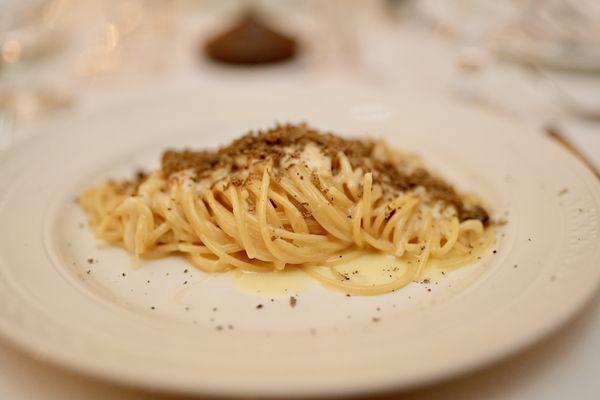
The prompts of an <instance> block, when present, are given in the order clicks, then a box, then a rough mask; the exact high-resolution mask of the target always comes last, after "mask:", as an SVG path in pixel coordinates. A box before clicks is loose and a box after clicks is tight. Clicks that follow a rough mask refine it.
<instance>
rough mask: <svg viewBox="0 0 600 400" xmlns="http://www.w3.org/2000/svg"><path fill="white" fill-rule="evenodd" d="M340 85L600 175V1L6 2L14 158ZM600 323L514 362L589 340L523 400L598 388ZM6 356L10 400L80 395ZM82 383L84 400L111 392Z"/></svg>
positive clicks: (1, 26)
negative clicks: (505, 128) (82, 121)
mask: <svg viewBox="0 0 600 400" xmlns="http://www.w3.org/2000/svg"><path fill="white" fill-rule="evenodd" d="M330 80H349V81H353V82H357V83H359V84H363V85H369V86H372V87H375V88H377V87H381V88H386V89H388V90H389V89H392V90H397V91H399V92H403V93H404V95H406V93H408V94H410V93H416V92H421V91H426V92H428V93H431V95H432V96H440V97H446V98H450V99H452V100H453V101H457V102H463V103H465V104H468V105H469V106H471V107H479V108H484V109H486V110H488V111H492V112H496V113H500V114H503V115H506V116H508V117H510V118H514V119H517V120H520V121H522V122H523V123H525V124H528V125H530V126H532V127H534V128H535V130H536V131H537V132H539V133H540V134H550V135H551V136H552V137H553V138H555V139H558V140H559V141H560V142H561V143H562V144H563V145H565V146H566V147H567V148H568V149H570V150H571V151H573V152H575V153H576V154H578V156H579V157H580V158H583V159H585V160H587V163H588V164H589V166H590V167H591V168H592V169H594V168H596V170H597V168H598V166H599V165H600V0H304V1H302V0H244V1H242V0H0V154H1V153H2V152H4V151H10V146H11V145H13V144H14V143H16V142H18V141H20V140H23V139H24V138H25V137H26V136H27V132H28V131H29V130H30V128H31V127H34V126H36V125H39V124H44V122H45V121H47V120H48V119H53V118H65V117H68V116H69V115H72V114H73V113H84V112H87V110H92V109H95V108H98V107H101V106H102V105H104V104H108V103H111V102H115V101H118V100H122V99H126V98H128V96H130V95H133V94H136V93H137V94H139V93H145V92H146V91H148V90H150V89H152V88H154V87H159V86H162V85H169V84H170V83H173V82H181V81H184V82H188V81H193V82H195V83H200V85H201V84H202V82H206V83H209V82H210V83H215V82H220V83H222V84H224V85H236V84H238V83H240V82H246V81H252V82H263V81H264V82H266V81H269V82H273V81H281V82H298V83H302V82H309V81H311V82H312V81H315V82H327V81H330ZM596 304H598V302H597V301H596ZM595 307H596V310H597V305H596V306H595ZM595 318H596V319H595V320H593V322H590V320H589V319H588V320H585V321H583V322H582V321H581V320H579V321H578V322H577V323H576V324H579V326H580V327H581V326H583V325H585V326H586V327H587V328H586V329H587V331H585V332H586V333H582V331H581V329H580V330H579V331H577V332H576V333H573V331H570V333H567V334H566V337H567V338H566V339H565V338H563V339H560V340H562V342H561V341H560V340H558V341H557V339H555V340H554V341H553V342H550V344H546V347H545V348H544V347H542V348H541V349H539V348H538V349H537V350H535V351H537V353H535V351H534V353H529V355H528V356H527V355H526V356H524V358H521V359H520V361H516V362H513V363H512V365H509V366H510V368H512V371H513V372H514V371H516V374H517V375H520V373H519V371H520V372H523V369H531V370H536V364H537V365H538V366H539V364H544V363H546V362H545V360H547V359H545V358H544V357H545V356H542V354H545V353H547V352H548V351H549V352H550V353H553V354H559V353H560V351H562V350H561V349H563V348H564V346H563V344H564V343H565V340H566V341H570V342H578V343H586V345H585V346H587V347H584V345H583V344H581V346H580V347H578V348H577V349H578V350H577V352H578V353H577V354H576V355H572V354H571V355H567V356H565V357H563V358H562V360H559V361H560V363H561V364H564V368H563V369H562V370H556V371H559V372H556V371H555V370H553V372H552V371H551V373H547V374H546V376H547V378H546V380H544V379H541V378H540V382H546V384H544V383H541V384H540V385H538V386H537V387H536V388H535V391H533V392H531V391H530V392H527V391H525V392H523V391H522V392H521V394H523V393H525V394H526V395H529V397H527V398H551V396H550V397H547V396H544V395H543V394H548V393H550V392H548V390H550V389H548V388H552V387H553V386H554V385H553V384H552V382H557V381H560V382H561V385H563V386H564V385H566V386H564V387H571V386H574V385H576V384H578V383H580V382H582V379H587V378H586V376H587V377H588V378H593V377H590V376H589V374H588V375H585V373H589V370H586V371H583V372H584V375H578V374H577V372H574V373H573V374H571V375H569V376H570V377H571V378H572V379H570V378H569V376H567V375H565V374H566V372H565V371H566V368H571V369H573V370H574V371H576V370H575V369H574V368H575V367H576V365H575V364H574V363H575V361H576V360H577V359H582V357H583V358H586V359H588V360H589V358H590V357H592V356H593V354H591V353H593V352H589V351H587V350H586V349H594V348H595V349H597V348H598V347H597V343H598V339H597V338H598V337H600V336H598V333H599V332H600V331H599V327H600V324H598V318H597V317H595ZM582 324H583V325H582ZM563 336H564V335H563ZM548 346H550V347H548ZM532 354H533V355H532ZM0 358H1V359H2V360H3V362H0V395H1V394H2V393H3V390H5V392H4V393H8V394H11V393H12V392H10V391H6V390H9V383H8V382H9V381H15V380H17V379H20V378H19V377H22V376H23V374H29V375H30V376H37V377H41V378H42V379H46V381H47V382H45V385H46V386H44V385H42V386H40V387H45V389H44V390H48V388H50V389H52V390H54V392H53V393H54V394H56V393H60V390H64V389H65V388H66V387H68V384H66V383H64V384H63V383H60V384H59V383H57V382H59V381H60V380H61V379H63V380H64V379H65V378H64V376H63V375H60V374H59V373H57V372H48V370H47V369H46V370H45V369H42V367H39V366H37V365H36V366H33V365H32V364H30V361H24V360H23V358H22V356H20V355H19V354H17V353H16V352H14V351H13V350H9V349H7V348H6V347H5V346H4V345H0ZM10 363H12V364H11V366H9V364H10ZM596 364H597V362H596ZM521 365H525V366H526V367H522V366H521ZM588 365H590V364H589V363H588ZM510 368H509V369H508V370H507V371H510V370H511V369H510ZM9 370H14V371H17V372H11V373H10V374H9V373H8V372H7V371H9ZM3 371H4V372H6V375H5V377H4V378H3V377H2V376H3V374H2V372H3ZM537 371H538V372H539V368H538V369H537ZM560 371H563V372H560ZM526 372H529V371H526ZM511 374H512V372H511V373H508V372H507V373H503V372H496V373H495V375H494V373H492V374H491V375H490V374H488V375H487V376H488V377H489V378H485V377H483V378H482V376H481V375H479V378H480V379H483V382H484V383H483V385H486V384H487V386H488V389H489V388H494V387H496V386H498V385H497V381H498V380H500V381H501V382H503V383H504V384H505V385H507V386H510V385H511V384H515V376H513V375H511ZM561 374H562V375H561ZM523 375H525V373H523ZM11 376H12V377H13V378H14V379H12V380H11V378H10V377H11ZM538 378H539V377H538ZM567 378H569V379H570V380H569V379H567ZM68 379H70V380H71V382H74V383H73V384H70V385H71V389H72V390H74V391H79V393H83V392H86V393H88V392H89V388H90V387H91V385H96V386H97V385H98V384H95V383H94V384H91V383H90V382H88V381H87V380H82V378H78V377H72V376H69V377H68ZM486 379H487V381H486ZM49 382H52V383H51V384H49ZM485 382H487V383H485ZM548 382H550V383H548ZM586 382H587V381H586ZM61 385H62V386H61ZM73 385H74V386H73ZM461 385H462V386H461ZM471 385H472V381H469V380H467V381H462V383H460V382H459V383H458V384H457V385H456V387H457V388H458V389H457V390H458V391H455V392H454V393H461V394H462V395H461V396H459V397H460V398H481V397H478V395H477V394H475V395H472V396H471V397H469V396H467V393H471V394H472V393H473V392H468V390H467V389H466V388H467V387H471ZM479 385H480V386H481V384H479ZM25 386H27V387H29V388H28V389H27V390H33V386H32V385H29V384H26V383H24V384H23V385H20V386H19V390H24V389H23V388H24V387H25ZM461 387H462V388H464V391H462V392H461V391H460V390H461V389H460V388H461ZM96 389H98V390H103V391H104V392H103V393H105V394H106V393H108V394H109V395H110V396H109V397H111V398H129V397H128V395H124V394H121V395H117V394H116V392H113V391H112V390H113V389H107V388H106V387H103V386H100V387H96ZM115 390H116V389H115ZM490 390H491V389H489V390H488V392H487V393H488V394H489V393H491V392H490ZM494 390H495V389H494ZM532 390H534V389H532ZM434 391H435V390H434ZM443 392H444V393H446V392H447V388H443ZM15 393H16V392H15ZM32 393H33V392H32ZM432 393H433V392H432ZM504 393H506V392H504ZM536 393H537V394H538V395H540V394H541V395H540V397H538V396H537V395H536ZM560 393H563V394H565V393H566V392H565V391H562V392H560ZM113 394H114V395H115V396H114V397H112V395H113ZM463 395H464V396H463ZM98 396H99V397H93V398H106V397H102V396H101V395H98ZM119 396H122V397H119ZM428 396H429V397H427V396H426V397H427V398H442V397H441V396H440V397H436V396H435V394H431V393H429V394H428ZM0 397H2V398H16V397H11V396H9V395H7V396H6V397H5V396H0ZM23 398H25V397H23ZM27 398H29V397H27ZM31 398H34V397H31ZM47 398H50V397H47ZM52 398H54V397H52ZM56 398H59V397H56ZM90 398H91V397H90ZM411 398H412V397H411ZM444 398H445V397H444ZM486 398H492V397H486ZM493 398H515V397H510V396H508V397H502V396H499V397H493ZM519 398H525V397H519ZM553 398H554V397H553Z"/></svg>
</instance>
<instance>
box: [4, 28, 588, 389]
mask: <svg viewBox="0 0 600 400" xmlns="http://www.w3.org/2000/svg"><path fill="white" fill-rule="evenodd" d="M182 32H185V29H183V30H182ZM182 34H183V33H182ZM187 37H188V40H189V46H188V47H185V46H181V49H182V50H181V51H180V52H179V53H177V54H174V55H172V57H173V58H174V59H175V60H176V62H174V64H175V65H176V66H175V67H174V66H173V65H171V66H170V67H169V68H171V70H170V71H169V72H168V75H169V76H170V78H172V77H174V76H179V77H184V76H187V75H196V76H202V77H204V78H202V79H217V78H218V79H223V78H225V79H234V80H235V79H240V77H239V76H235V74H233V75H229V76H224V75H223V73H222V72H220V71H219V70H218V69H216V68H215V67H214V66H211V65H210V64H207V63H203V62H198V61H197V60H196V58H195V56H194V55H193V54H192V53H191V52H189V49H190V48H193V46H192V39H193V38H194V37H195V36H190V35H188V36H187ZM358 44H359V46H360V55H359V57H358V58H357V59H356V60H355V62H354V64H353V66H352V67H351V68H348V69H347V70H344V71H343V72H339V71H336V70H335V69H332V68H331V65H329V66H328V65H325V66H322V67H320V68H314V67H311V66H310V65H311V63H312V62H314V61H315V59H317V58H318V57H320V56H319V55H318V53H317V56H312V57H308V59H305V60H304V61H303V62H304V63H305V64H304V66H298V65H296V64H292V65H291V66H289V67H288V69H286V68H275V69H271V70H270V71H269V73H268V74H270V76H273V77H274V78H272V79H277V78H284V79H285V78H286V76H287V77H289V79H310V77H311V76H313V75H314V76H319V78H320V79H322V78H323V76H326V74H328V73H329V74H332V73H333V74H339V73H343V74H346V75H348V77H350V78H357V79H361V80H364V81H366V82H368V83H369V84H373V85H378V84H379V85H386V86H390V85H393V86H394V87H396V88H397V89H398V90H419V88H426V89H427V90H432V91H438V92H439V93H440V95H444V96H446V95H448V94H450V95H460V93H461V91H463V90H465V87H466V89H467V90H470V89H469V85H472V84H473V85H475V88H476V91H475V93H476V95H475V96H472V97H471V101H472V102H473V104H474V106H485V107H492V108H494V109H496V110H498V112H503V113H507V114H510V115H513V116H514V117H515V118H520V119H522V120H523V121H524V122H525V123H528V124H532V125H534V126H538V127H539V126H543V125H545V124H547V123H550V122H551V123H553V124H558V125H559V126H560V127H561V128H562V130H563V132H564V133H565V134H566V135H568V136H569V137H570V138H571V139H572V141H573V142H574V143H575V144H577V145H580V146H581V148H582V150H583V151H584V152H585V153H586V154H587V155H588V156H589V157H590V158H592V159H593V160H594V161H595V162H596V163H597V165H600V125H599V124H598V123H592V122H589V121H582V120H579V119H577V118H575V117H574V116H572V115H569V114H567V113H564V112H563V111H561V108H560V106H559V105H557V104H556V100H555V99H553V98H551V96H550V94H549V93H548V92H546V91H545V89H544V85H543V82H542V84H540V80H539V78H534V77H531V76H529V75H528V73H527V72H526V71H524V70H522V69H519V68H517V67H515V66H513V65H507V64H502V63H499V62H496V61H493V62H489V64H486V65H485V67H484V68H482V70H481V71H479V72H478V73H477V75H476V76H474V77H473V79H474V80H473V82H470V83H469V82H468V81H467V83H466V86H465V84H464V82H462V83H461V79H463V78H464V76H462V75H461V74H462V72H461V71H460V68H457V56H456V51H455V48H454V45H453V44H452V43H451V42H448V41H444V40H443V38H442V37H439V36H436V35H435V34H432V33H431V32H429V31H425V30H423V28H422V27H421V28H419V27H416V26H412V25H411V24H400V26H396V27H394V28H390V27H385V28H382V27H374V28H373V29H370V30H368V31H366V32H365V33H364V35H361V36H360V37H359V40H358ZM322 47H323V46H322ZM325 47H326V46H325ZM317 50H318V49H317ZM319 51H324V50H323V49H321V50H319ZM322 55H323V54H321V56H322ZM322 58H323V59H326V58H327V57H322ZM227 74H230V73H229V72H228V73H226V74H225V75H227ZM251 75H252V78H248V79H271V78H268V77H266V76H262V75H261V73H260V72H258V71H253V72H252V74H251ZM160 79H161V75H160V74H156V73H153V74H152V75H148V76H144V75H142V76H138V75H135V76H132V75H129V76H118V75H117V76H112V77H110V76H109V77H103V78H99V79H98V80H94V81H91V82H89V83H88V84H87V86H85V87H79V89H80V90H81V91H80V92H78V93H76V95H77V102H78V105H77V108H76V109H74V110H71V111H69V112H84V111H85V110H89V109H93V108H94V107H97V106H98V105H99V104H101V103H103V102H110V101H112V100H111V99H113V98H114V97H115V96H116V97H119V96H122V93H124V92H126V91H130V92H135V91H136V90H143V88H144V87H145V85H147V84H148V83H149V82H150V83H155V82H156V81H157V80H160ZM199 79H201V78H199ZM468 79H470V78H468ZM557 79H560V77H559V78H557ZM598 82H599V81H598V78H590V85H598ZM117 87H118V88H119V91H118V92H117V93H116V94H115V91H114V88H117ZM517 92H518V94H519V95H518V96H515V93H517ZM597 96H598V97H599V100H600V90H599V91H598V94H597ZM598 104H600V101H599V102H598ZM37 123H40V121H38V122H37ZM41 123H43V120H42V121H41ZM25 131H26V130H22V131H21V130H19V131H17V132H15V133H14V135H12V136H14V138H15V139H16V140H19V139H20V138H21V132H25ZM0 134H2V132H1V131H0ZM540 134H541V130H540ZM0 143H2V140H0ZM598 368H600V296H596V298H595V299H594V300H593V301H592V303H591V304H589V305H588V306H587V307H586V308H585V309H584V310H582V311H581V313H580V314H579V315H577V316H576V317H575V318H574V319H573V320H572V321H571V322H570V323H569V324H568V325H567V326H565V327H564V328H562V329H561V330H560V331H559V332H558V333H555V334H553V335H551V336H550V337H548V338H547V339H545V340H543V341H542V342H540V343H539V344H537V345H535V346H534V347H533V348H531V349H529V350H526V351H525V352H523V353H521V354H519V355H517V356H515V357H512V358H510V359H509V360H506V361H504V362H501V363H499V364H497V365H494V366H491V367H489V368H486V369H484V370H482V371H479V372H476V373H474V374H471V375H469V376H466V377H461V378H458V379H455V380H452V381H450V382H447V383H442V384H438V385H436V386H434V387H430V388H424V389H419V390H417V391H413V392H409V393H404V394H402V395H394V396H393V397H394V398H400V397H401V398H408V399H413V398H414V399H417V398H418V399H447V398H452V399H467V400H468V399H520V400H529V399H530V400H534V399H545V400H550V399H565V398H574V399H596V398H598V396H599V395H598V394H599V393H600V379H598V372H597V371H598ZM167 398H169V399H172V398H173V397H172V396H168V395H157V394H149V393H145V392H141V391H137V390H134V389H125V388H120V387H117V386H114V385H112V384H110V383H107V382H100V381H97V380H94V379H91V378H87V377H83V376H80V375H77V374H76V373H73V372H67V371H64V370H62V369H60V368H57V367H54V366H51V365H49V364H46V363H44V362H39V361H37V360H34V359H32V358H31V357H29V356H28V355H26V354H24V353H22V352H21V351H19V350H16V349H14V348H12V347H11V346H10V345H9V344H8V343H7V342H6V341H4V340H0V399H10V400H42V399H43V400H53V399H61V400H62V399H112V400H121V399H122V400H125V399H167Z"/></svg>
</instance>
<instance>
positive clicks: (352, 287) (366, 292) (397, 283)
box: [305, 267, 414, 296]
mask: <svg viewBox="0 0 600 400" xmlns="http://www.w3.org/2000/svg"><path fill="white" fill-rule="evenodd" d="M305 271H306V272H307V273H308V274H309V275H310V276H312V277H313V278H315V279H316V280H318V281H319V282H321V283H323V284H325V285H327V286H330V287H333V288H336V289H341V290H343V291H344V292H346V293H349V294H356V295H363V296H370V295H376V294H382V293H388V292H392V291H394V290H398V289H400V288H402V287H404V286H406V285H408V284H409V283H410V282H412V280H413V277H414V272H413V271H412V268H407V270H406V271H405V272H404V274H402V275H401V276H400V277H399V278H398V279H396V280H394V281H392V282H389V283H385V284H373V285H358V284H354V283H347V281H346V280H345V279H344V282H342V281H339V280H337V279H335V278H332V277H327V276H324V275H323V274H321V273H319V272H318V271H317V267H305Z"/></svg>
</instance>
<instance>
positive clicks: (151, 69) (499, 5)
mask: <svg viewBox="0 0 600 400" xmlns="http://www.w3.org/2000/svg"><path fill="white" fill-rule="evenodd" d="M0 10H1V11H0V148H4V147H6V146H8V145H9V143H11V142H14V141H15V140H18V138H19V135H20V132H21V131H25V130H26V129H23V128H26V127H27V125H28V124H33V123H37V122H39V121H43V119H44V118H47V117H49V116H51V115H52V114H56V113H65V112H77V111H74V110H82V109H86V108H87V107H95V106H97V105H98V103H100V102H104V101H111V99H115V98H118V97H123V96H126V94H127V93H129V92H136V91H137V92H139V91H144V90H147V89H148V88H150V87H153V86H157V85H161V84H164V83H165V82H169V81H174V80H182V79H193V80H197V81H207V82H208V81H219V80H220V81H223V82H239V81H240V80H241V81H244V80H253V81H260V80H278V79H279V80H286V81H303V80H327V79H340V78H343V79H351V80H355V81H357V82H361V83H364V84H368V85H375V86H376V85H381V86H386V87H388V88H389V87H393V88H395V89H397V90H403V91H411V90H427V91H431V92H434V93H437V94H438V95H440V96H451V97H454V98H456V99H457V101H465V102H470V103H473V104H474V105H475V106H479V107H486V108H488V109H493V110H494V111H496V112H499V113H503V114H507V115H510V116H512V117H514V118H518V119H521V120H523V121H525V122H526V123H528V124H532V125H534V126H536V127H539V128H542V129H546V128H552V129H553V131H554V132H555V133H559V134H560V135H561V136H564V137H568V140H569V141H571V142H573V144H575V145H578V146H579V147H580V148H581V150H582V151H583V152H584V153H585V154H586V155H587V156H588V157H589V158H592V159H597V160H598V159H600V139H599V137H600V134H598V133H597V131H598V130H599V129H598V128H599V126H600V125H599V124H598V121H599V120H600V2H599V1H597V0H497V1H486V0H362V1H361V0H339V1H338V0H305V1H301V0H245V1H239V0H237V1H234V0H220V1H219V0H0Z"/></svg>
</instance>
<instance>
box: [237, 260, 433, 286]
mask: <svg viewBox="0 0 600 400" xmlns="http://www.w3.org/2000/svg"><path fill="white" fill-rule="evenodd" d="M408 266H409V264H408V262H407V261H405V260H399V259H397V258H396V257H394V256H393V255H390V254H383V253H376V252H368V253H365V254H363V255H360V256H359V257H356V258H354V259H352V260H350V261H347V262H344V263H341V264H338V265H336V266H335V269H336V271H338V272H339V273H341V274H342V275H343V276H344V277H346V278H347V280H348V282H349V283H356V284H361V285H370V284H385V283H389V282H392V281H394V280H396V279H398V278H400V277H401V276H402V275H403V274H404V273H405V271H406V269H407V267H408ZM327 270H328V268H324V269H323V272H327ZM442 271H443V270H442V269H440V268H435V267H429V268H427V269H426V270H425V272H424V274H423V276H422V277H421V278H420V279H421V280H423V279H429V280H430V281H432V282H433V281H439V280H441V279H443V273H442ZM228 274H229V275H230V276H231V277H232V278H233V281H234V283H235V286H236V287H238V288H240V289H242V290H244V291H246V292H251V293H257V294H266V295H287V294H289V295H292V294H298V293H300V292H301V291H303V290H305V289H307V288H308V287H310V286H312V285H313V284H314V283H316V280H315V279H313V278H312V277H310V276H309V275H307V274H306V273H305V272H303V271H302V270H301V269H298V268H286V269H285V270H284V271H276V272H244V271H240V270H234V271H230V272H229V273H228ZM346 278H344V279H346Z"/></svg>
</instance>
